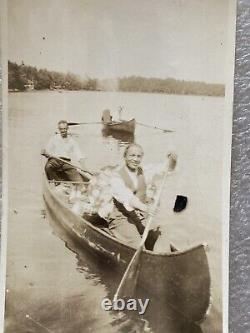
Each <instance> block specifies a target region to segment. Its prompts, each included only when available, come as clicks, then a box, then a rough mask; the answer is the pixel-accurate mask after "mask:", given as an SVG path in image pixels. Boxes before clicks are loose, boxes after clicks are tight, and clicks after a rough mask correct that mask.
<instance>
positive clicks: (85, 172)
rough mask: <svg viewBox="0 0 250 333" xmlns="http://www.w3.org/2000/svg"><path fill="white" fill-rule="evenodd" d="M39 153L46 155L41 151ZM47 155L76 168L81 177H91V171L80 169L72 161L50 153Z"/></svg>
mask: <svg viewBox="0 0 250 333" xmlns="http://www.w3.org/2000/svg"><path fill="white" fill-rule="evenodd" d="M41 155H43V156H45V157H47V156H46V155H45V154H43V153H42V154H41ZM49 157H50V158H54V159H55V160H57V161H60V162H63V163H65V164H68V165H70V166H71V167H72V168H74V169H76V170H77V171H78V172H79V174H80V175H82V176H83V177H85V178H87V179H88V180H90V179H91V178H92V177H93V174H92V173H91V172H89V171H86V170H83V169H81V168H80V167H78V166H76V165H73V164H72V163H70V162H68V161H66V160H64V159H62V158H60V157H56V156H52V155H50V156H49Z"/></svg>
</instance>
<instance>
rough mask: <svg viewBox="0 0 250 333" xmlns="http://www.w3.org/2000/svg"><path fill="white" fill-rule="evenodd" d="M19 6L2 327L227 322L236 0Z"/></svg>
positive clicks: (13, 331)
mask: <svg viewBox="0 0 250 333" xmlns="http://www.w3.org/2000/svg"><path fill="white" fill-rule="evenodd" d="M6 4H7V5H6V6H7V10H6V20H7V26H6V28H7V30H8V37H7V50H6V58H7V60H8V65H7V67H8V68H7V69H6V70H7V80H8V93H7V92H6V94H7V99H8V109H7V110H4V112H5V116H6V117H5V119H6V121H5V123H4V126H5V127H6V128H4V131H5V133H6V136H7V141H8V143H7V146H6V145H5V147H4V149H6V151H7V155H5V156H8V161H7V163H6V164H5V168H7V170H8V180H7V185H6V186H7V188H6V192H5V191H3V193H4V195H7V200H6V201H5V202H8V203H7V207H5V209H7V218H6V221H3V223H6V226H7V227H6V229H7V232H6V235H2V237H6V243H7V248H6V272H5V270H3V271H4V272H5V273H6V274H5V273H4V274H5V276H4V279H5V283H4V284H5V286H4V288H5V300H4V308H5V311H4V322H3V332H4V333H28V332H29V333H43V332H50V333H75V332H77V333H78V332H79V333H80V332H82V333H85V332H94V333H95V332H101V333H102V332H103V333H109V332H110V333H116V332H123V333H132V332H134V333H141V332H145V333H146V332H148V333H163V332H164V333H165V332H167V333H222V332H227V305H228V300H227V298H228V223H229V198H230V196H229V189H230V176H229V175H230V151H231V140H232V137H231V131H232V98H233V97H232V86H233V71H234V61H233V57H234V42H235V41H234V29H235V17H236V9H235V1H234V0H232V1H231V0H189V1H185V0H155V1H150V0H138V1H132V0H127V1H122V0H72V1H69V0H50V1H49V0H43V1H34V0H21V1H20V0H8V1H7V2H6ZM6 193H7V194H6Z"/></svg>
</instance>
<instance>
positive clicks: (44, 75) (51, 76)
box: [8, 61, 225, 96]
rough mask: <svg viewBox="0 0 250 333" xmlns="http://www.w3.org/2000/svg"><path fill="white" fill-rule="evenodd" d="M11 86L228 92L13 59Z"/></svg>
mask: <svg viewBox="0 0 250 333" xmlns="http://www.w3.org/2000/svg"><path fill="white" fill-rule="evenodd" d="M8 86H9V91H27V90H33V89H35V90H42V89H51V90H57V89H65V90H93V91H124V92H125V91H126V92H146V93H165V94H182V95H207V96H223V95H224V93H225V87H224V85H221V84H210V83H205V82H196V81H184V80H176V79H173V78H166V79H159V78H145V77H140V76H129V77H123V78H118V79H105V80H98V79H95V78H89V77H87V78H81V77H80V76H78V75H75V74H72V73H67V74H63V73H59V72H55V71H49V70H47V69H37V68H36V67H32V66H27V65H25V64H24V63H22V64H21V65H18V64H16V63H13V62H10V61H9V62H8Z"/></svg>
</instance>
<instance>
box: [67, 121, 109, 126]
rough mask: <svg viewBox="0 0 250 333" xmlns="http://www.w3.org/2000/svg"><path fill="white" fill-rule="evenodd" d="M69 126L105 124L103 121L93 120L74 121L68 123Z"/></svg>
mask: <svg viewBox="0 0 250 333" xmlns="http://www.w3.org/2000/svg"><path fill="white" fill-rule="evenodd" d="M67 124H68V126H77V125H100V124H103V122H101V121H93V122H83V123H75V122H73V121H71V122H68V123H67Z"/></svg>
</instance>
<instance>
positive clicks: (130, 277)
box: [114, 153, 177, 300]
mask: <svg viewBox="0 0 250 333" xmlns="http://www.w3.org/2000/svg"><path fill="white" fill-rule="evenodd" d="M167 158H168V160H167V165H166V170H165V171H164V175H163V179H162V183H161V186H160V188H159V191H158V193H157V196H156V199H155V202H154V205H153V207H152V209H151V212H152V213H150V214H149V216H148V220H147V222H146V226H145V229H144V232H143V235H142V239H141V242H140V245H139V247H138V249H137V250H136V252H135V254H134V255H133V257H132V259H131V261H130V263H129V265H128V267H127V269H126V271H125V273H124V275H123V277H122V279H121V282H120V284H119V286H118V288H117V291H116V293H115V295H114V300H117V299H118V298H127V297H132V296H133V295H134V292H135V288H136V285H137V280H138V275H139V272H140V257H141V253H142V251H143V248H144V243H145V241H146V239H147V236H148V233H149V230H150V227H151V225H152V221H153V217H154V212H155V211H156V209H157V207H158V204H159V201H160V197H161V194H162V191H163V188H164V185H165V182H166V179H167V176H168V174H169V173H170V172H172V171H174V169H175V167H176V163H177V157H176V155H175V154H172V153H170V154H168V155H167Z"/></svg>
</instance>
